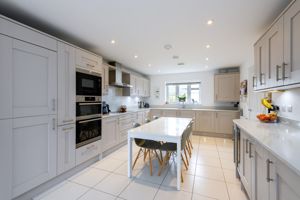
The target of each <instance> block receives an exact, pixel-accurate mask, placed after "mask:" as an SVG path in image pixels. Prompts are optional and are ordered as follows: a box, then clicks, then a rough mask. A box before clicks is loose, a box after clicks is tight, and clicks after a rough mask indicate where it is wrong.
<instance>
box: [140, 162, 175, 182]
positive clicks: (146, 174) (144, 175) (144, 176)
mask: <svg viewBox="0 0 300 200" xmlns="http://www.w3.org/2000/svg"><path fill="white" fill-rule="evenodd" d="M169 168H170V166H168V165H167V166H165V167H164V169H163V170H162V172H161V175H160V176H158V172H159V167H153V168H152V176H151V175H150V167H149V166H148V165H146V166H145V167H144V168H143V169H142V170H141V171H140V173H139V174H137V175H136V178H137V179H140V180H144V181H148V182H151V183H154V184H159V185H160V184H161V183H162V182H163V180H164V178H165V177H166V175H167V173H168V170H169Z"/></svg>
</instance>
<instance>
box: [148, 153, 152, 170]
mask: <svg viewBox="0 0 300 200" xmlns="http://www.w3.org/2000/svg"><path fill="white" fill-rule="evenodd" d="M148 155H149V163H150V176H152V160H151V151H150V150H148Z"/></svg>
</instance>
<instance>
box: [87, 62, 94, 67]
mask: <svg viewBox="0 0 300 200" xmlns="http://www.w3.org/2000/svg"><path fill="white" fill-rule="evenodd" d="M86 66H87V67H92V68H94V67H95V65H91V64H88V63H87V64H86Z"/></svg>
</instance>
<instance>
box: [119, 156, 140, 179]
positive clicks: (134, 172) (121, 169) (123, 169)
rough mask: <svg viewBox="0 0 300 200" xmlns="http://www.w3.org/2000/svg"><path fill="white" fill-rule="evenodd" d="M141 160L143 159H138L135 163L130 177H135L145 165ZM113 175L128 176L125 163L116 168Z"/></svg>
mask: <svg viewBox="0 0 300 200" xmlns="http://www.w3.org/2000/svg"><path fill="white" fill-rule="evenodd" d="M142 160H143V159H139V160H138V161H137V163H136V165H135V166H134V169H133V170H132V176H136V175H137V174H139V173H140V172H141V170H142V169H143V168H144V166H145V164H144V161H142ZM114 173H115V174H120V175H123V176H127V175H128V163H127V162H125V163H123V164H122V165H121V166H120V167H119V168H117V169H116V170H115V171H114Z"/></svg>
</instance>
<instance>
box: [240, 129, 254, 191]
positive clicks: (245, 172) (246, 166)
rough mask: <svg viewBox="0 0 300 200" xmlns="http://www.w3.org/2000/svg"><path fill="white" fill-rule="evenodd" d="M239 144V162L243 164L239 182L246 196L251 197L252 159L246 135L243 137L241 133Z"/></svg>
mask: <svg viewBox="0 0 300 200" xmlns="http://www.w3.org/2000/svg"><path fill="white" fill-rule="evenodd" d="M241 142H242V143H243V145H242V147H243V149H241V154H242V156H241V158H242V160H241V162H242V163H243V164H242V166H243V169H242V174H241V181H242V183H243V185H244V187H245V190H246V192H247V194H248V196H251V181H252V159H251V156H250V154H249V152H250V151H249V149H250V148H249V147H250V145H249V144H250V140H249V138H248V136H247V135H245V134H244V133H243V132H242V131H241Z"/></svg>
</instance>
